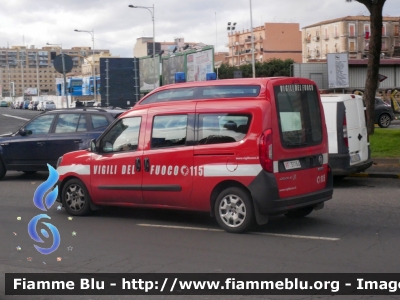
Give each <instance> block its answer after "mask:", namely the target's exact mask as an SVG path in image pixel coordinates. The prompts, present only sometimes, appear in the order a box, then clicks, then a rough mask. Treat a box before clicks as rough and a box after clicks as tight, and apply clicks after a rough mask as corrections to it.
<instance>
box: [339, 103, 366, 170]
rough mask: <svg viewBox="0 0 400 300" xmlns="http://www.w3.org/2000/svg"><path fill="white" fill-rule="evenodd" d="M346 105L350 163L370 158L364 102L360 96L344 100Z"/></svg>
mask: <svg viewBox="0 0 400 300" xmlns="http://www.w3.org/2000/svg"><path fill="white" fill-rule="evenodd" d="M344 103H345V107H346V122H347V135H348V141H349V155H350V165H356V164H358V163H360V162H364V161H366V160H368V134H367V126H366V122H365V113H364V104H363V101H362V98H361V97H360V96H355V98H351V99H349V100H346V101H344Z"/></svg>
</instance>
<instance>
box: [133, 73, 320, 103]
mask: <svg viewBox="0 0 400 300" xmlns="http://www.w3.org/2000/svg"><path fill="white" fill-rule="evenodd" d="M278 80H279V81H287V82H285V83H282V84H312V85H315V82H313V81H312V80H310V79H308V78H300V77H285V76H281V77H258V78H236V79H219V80H208V81H193V82H184V83H173V84H168V85H164V86H161V87H158V88H156V89H155V90H153V91H151V92H150V93H148V94H147V95H146V96H145V97H144V98H142V99H140V101H139V102H138V103H137V104H140V103H141V102H142V101H144V100H145V99H146V98H147V97H149V96H151V95H152V94H154V93H157V92H160V91H164V90H171V89H180V88H192V87H212V86H239V85H248V86H249V85H254V86H261V89H262V90H263V89H265V88H266V85H267V84H268V83H269V82H273V81H278ZM300 81H301V82H302V83H300Z"/></svg>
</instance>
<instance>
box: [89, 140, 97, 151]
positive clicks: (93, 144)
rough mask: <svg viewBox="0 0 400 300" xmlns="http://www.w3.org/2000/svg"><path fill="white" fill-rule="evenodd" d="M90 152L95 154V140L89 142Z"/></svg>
mask: <svg viewBox="0 0 400 300" xmlns="http://www.w3.org/2000/svg"><path fill="white" fill-rule="evenodd" d="M90 152H94V153H96V152H97V148H96V140H95V139H93V140H91V141H90Z"/></svg>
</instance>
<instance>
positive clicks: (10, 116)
mask: <svg viewBox="0 0 400 300" xmlns="http://www.w3.org/2000/svg"><path fill="white" fill-rule="evenodd" d="M3 116H5V117H9V118H16V119H21V120H24V121H29V120H30V119H26V118H22V117H17V116H12V115H6V114H3Z"/></svg>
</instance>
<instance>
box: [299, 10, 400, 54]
mask: <svg viewBox="0 0 400 300" xmlns="http://www.w3.org/2000/svg"><path fill="white" fill-rule="evenodd" d="M399 19H400V18H399V17H383V27H382V50H381V53H382V54H381V57H382V58H393V57H395V56H400V53H399V51H398V50H400V43H399V42H400V40H399ZM370 35H371V24H370V17H369V16H347V17H343V18H338V19H333V20H327V21H323V22H320V23H317V24H313V25H309V26H306V27H304V28H302V41H303V50H302V56H303V62H325V61H326V55H327V54H328V53H340V52H347V53H349V59H365V58H368V53H369V40H370Z"/></svg>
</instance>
